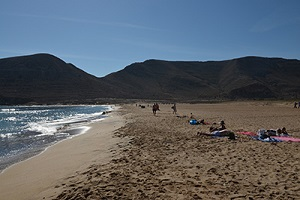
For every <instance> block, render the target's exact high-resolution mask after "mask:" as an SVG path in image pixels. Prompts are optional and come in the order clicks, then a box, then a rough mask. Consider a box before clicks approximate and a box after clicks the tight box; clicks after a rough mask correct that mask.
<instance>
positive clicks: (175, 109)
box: [171, 103, 177, 114]
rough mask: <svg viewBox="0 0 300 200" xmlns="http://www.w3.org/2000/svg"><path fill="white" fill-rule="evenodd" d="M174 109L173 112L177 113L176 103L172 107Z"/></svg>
mask: <svg viewBox="0 0 300 200" xmlns="http://www.w3.org/2000/svg"><path fill="white" fill-rule="evenodd" d="M171 108H172V109H173V114H177V108H176V103H174V105H173V106H172V107H171Z"/></svg>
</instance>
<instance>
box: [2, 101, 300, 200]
mask: <svg viewBox="0 0 300 200" xmlns="http://www.w3.org/2000/svg"><path fill="white" fill-rule="evenodd" d="M139 104H142V103H139ZM142 105H144V106H145V108H141V107H139V106H136V104H125V105H122V106H121V108H120V109H118V111H117V112H115V113H113V117H112V118H111V120H112V121H109V119H108V120H104V121H103V123H106V124H107V125H108V126H105V127H106V128H103V124H101V123H102V122H100V123H96V124H94V125H93V126H92V128H91V130H89V132H88V134H84V135H81V136H78V137H75V138H73V139H71V140H67V141H64V142H61V143H59V144H57V145H55V146H53V147H52V148H49V149H48V150H47V151H45V152H44V153H43V154H41V155H39V156H36V157H35V158H32V159H30V160H27V161H25V162H22V163H19V164H18V165H15V166H13V167H11V168H9V169H8V170H6V171H5V172H4V173H3V174H1V175H0V194H1V197H5V198H4V199H68V200H70V199H300V179H299V177H300V176H299V175H300V172H299V170H300V153H299V150H300V143H296V142H278V143H268V142H261V141H257V140H254V139H252V138H251V137H249V136H247V135H242V134H238V132H241V131H251V132H256V131H257V130H258V129H260V128H264V129H277V128H281V127H283V126H285V127H286V128H287V131H288V132H289V133H290V135H292V136H293V137H297V138H300V109H294V108H293V102H228V103H218V104H177V110H178V113H177V115H176V114H173V113H172V109H171V106H172V105H171V104H164V105H162V104H160V111H158V112H157V114H156V115H155V116H154V115H153V114H152V107H151V105H148V104H142ZM191 113H193V115H194V116H195V117H196V118H197V119H204V120H205V121H206V122H208V123H210V124H212V123H213V122H216V123H218V122H220V121H221V120H224V121H225V124H226V127H227V129H228V130H231V131H233V132H234V133H235V135H236V136H237V138H236V140H228V138H226V137H225V138H214V137H208V136H197V132H208V130H209V127H210V125H190V124H189V116H190V115H191ZM97 127H98V128H97ZM99 127H101V130H100V128H99ZM75 158H76V159H75ZM75 163H76V164H75ZM16 188H18V189H17V190H16ZM24 192H26V195H24ZM27 192H28V193H27ZM6 197H7V198H6Z"/></svg>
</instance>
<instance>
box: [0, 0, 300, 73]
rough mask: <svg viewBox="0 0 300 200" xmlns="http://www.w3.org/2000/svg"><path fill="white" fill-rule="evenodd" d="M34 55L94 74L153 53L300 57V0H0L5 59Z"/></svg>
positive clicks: (187, 57)
mask: <svg viewBox="0 0 300 200" xmlns="http://www.w3.org/2000/svg"><path fill="white" fill-rule="evenodd" d="M37 53H49V54H52V55H54V56H56V57H58V58H60V59H62V60H64V61H65V62H67V63H72V64H74V65H75V66H76V67H78V68H80V69H82V70H84V71H85V72H87V73H89V74H92V75H94V76H97V77H103V76H106V75H108V74H110V73H112V72H116V71H119V70H122V69H123V68H125V67H126V66H128V65H130V64H132V63H135V62H143V61H145V60H148V59H159V60H168V61H220V60H229V59H233V58H239V57H244V56H261V57H282V58H287V59H298V60H300V1H299V0H50V1H49V0H26V1H25V0H2V1H1V2H0V58H7V57H14V56H23V55H31V54H37Z"/></svg>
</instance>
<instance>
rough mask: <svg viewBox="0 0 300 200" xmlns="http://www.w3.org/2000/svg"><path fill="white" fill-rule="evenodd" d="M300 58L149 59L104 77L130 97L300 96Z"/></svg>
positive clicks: (218, 97)
mask: <svg viewBox="0 0 300 200" xmlns="http://www.w3.org/2000/svg"><path fill="white" fill-rule="evenodd" d="M298 69H300V61H299V60H287V59H281V58H260V57H245V58H238V59H233V60H227V61H210V62H180V61H179V62H171V61H160V60H147V61H145V62H142V63H135V64H132V65H129V66H127V67H126V68H125V69H124V70H121V71H119V72H116V73H112V74H110V75H108V76H106V77H104V78H103V80H104V81H105V82H106V83H109V84H113V85H119V86H120V87H121V89H122V90H124V91H130V95H131V98H139V97H143V98H150V99H174V98H175V99H182V100H189V99H223V98H229V99H253V98H289V99H290V98H296V97H298V96H300V78H299V77H300V71H299V70H298Z"/></svg>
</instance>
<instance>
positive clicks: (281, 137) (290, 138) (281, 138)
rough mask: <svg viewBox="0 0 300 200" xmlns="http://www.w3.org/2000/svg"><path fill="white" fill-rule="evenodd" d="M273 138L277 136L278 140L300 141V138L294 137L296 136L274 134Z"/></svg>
mask: <svg viewBox="0 0 300 200" xmlns="http://www.w3.org/2000/svg"><path fill="white" fill-rule="evenodd" d="M272 138H276V139H278V140H282V141H285V142H300V138H294V137H286V136H272Z"/></svg>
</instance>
